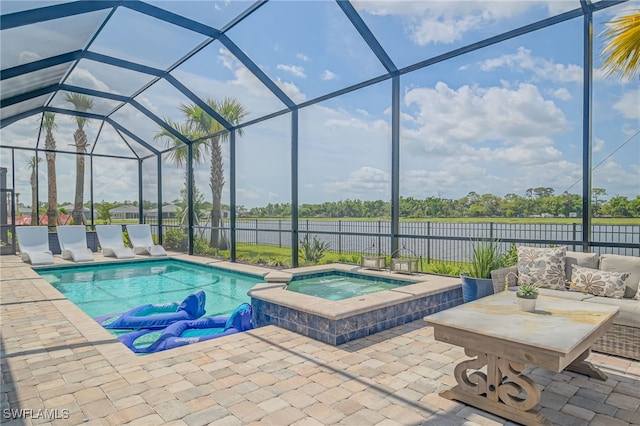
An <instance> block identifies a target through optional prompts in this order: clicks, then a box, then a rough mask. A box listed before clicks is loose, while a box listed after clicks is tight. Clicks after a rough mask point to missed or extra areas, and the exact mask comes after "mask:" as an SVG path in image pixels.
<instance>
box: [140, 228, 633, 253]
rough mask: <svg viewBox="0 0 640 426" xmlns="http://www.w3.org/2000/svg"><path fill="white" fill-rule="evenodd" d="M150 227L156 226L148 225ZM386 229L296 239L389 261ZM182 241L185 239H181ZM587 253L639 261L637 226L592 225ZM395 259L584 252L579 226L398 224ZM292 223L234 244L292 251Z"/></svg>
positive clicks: (319, 232) (199, 232)
mask: <svg viewBox="0 0 640 426" xmlns="http://www.w3.org/2000/svg"><path fill="white" fill-rule="evenodd" d="M147 222H148V223H153V222H155V220H147ZM163 228H164V229H163V232H164V233H166V232H167V231H168V230H170V229H181V226H180V224H179V223H178V221H177V220H172V219H170V218H169V219H167V218H165V219H163ZM220 232H221V235H224V238H227V239H228V238H229V235H230V223H229V221H228V220H225V221H224V224H223V226H222V227H221V228H220ZM194 234H195V235H196V236H199V237H200V238H203V239H205V240H206V239H208V238H209V237H210V228H209V227H208V226H204V225H201V226H198V227H196V229H195V230H194ZM390 234H391V223H390V222H389V221H388V220H370V221H356V220H300V221H299V222H298V239H299V240H302V239H303V238H304V237H305V236H306V235H308V236H309V238H310V239H313V238H316V239H318V240H320V241H323V242H325V243H327V244H328V245H329V250H330V251H332V252H335V253H338V254H344V255H360V254H376V255H391V254H392V253H391V235H390ZM185 235H186V234H185ZM591 236H592V242H591V244H590V247H589V250H590V251H592V252H595V253H599V254H602V253H613V254H622V255H627V256H640V225H593V226H592V229H591ZM398 238H399V248H400V250H399V251H400V255H413V256H420V257H421V258H422V259H424V261H425V262H427V263H429V262H445V263H447V262H450V263H453V262H465V261H467V260H468V259H469V257H470V254H471V249H472V245H473V241H474V240H498V241H499V242H500V244H501V246H502V247H501V248H502V249H503V250H504V251H506V250H507V249H508V248H509V246H510V245H511V243H515V244H517V245H533V246H552V245H556V246H558V245H566V246H567V248H568V249H569V250H572V251H583V247H582V225H581V224H514V223H494V222H488V223H459V222H429V221H424V222H401V223H400V227H399V234H398ZM291 239H292V226H291V221H290V220H286V219H241V220H238V221H237V222H236V241H237V242H238V243H240V244H249V245H265V246H273V247H283V248H286V247H291V242H292V240H291Z"/></svg>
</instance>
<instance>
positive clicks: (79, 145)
mask: <svg viewBox="0 0 640 426" xmlns="http://www.w3.org/2000/svg"><path fill="white" fill-rule="evenodd" d="M73 140H74V141H75V144H76V152H78V155H76V196H75V200H74V203H73V213H72V217H73V223H74V225H82V224H83V223H84V205H83V204H84V154H85V153H86V152H87V135H86V134H85V132H84V130H82V129H78V130H76V131H75V132H74V133H73Z"/></svg>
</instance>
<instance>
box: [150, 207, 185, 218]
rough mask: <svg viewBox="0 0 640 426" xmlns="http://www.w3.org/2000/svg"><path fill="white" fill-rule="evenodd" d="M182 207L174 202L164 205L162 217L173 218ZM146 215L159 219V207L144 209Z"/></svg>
mask: <svg viewBox="0 0 640 426" xmlns="http://www.w3.org/2000/svg"><path fill="white" fill-rule="evenodd" d="M179 210H180V207H178V206H176V205H174V204H167V205H166V206H162V217H163V218H173V217H177V216H178V211H179ZM144 216H145V217H148V218H151V219H157V218H158V209H149V210H145V211H144Z"/></svg>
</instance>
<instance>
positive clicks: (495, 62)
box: [479, 47, 583, 83]
mask: <svg viewBox="0 0 640 426" xmlns="http://www.w3.org/2000/svg"><path fill="white" fill-rule="evenodd" d="M479 66H480V69H481V70H483V71H493V70H495V69H497V68H502V67H508V68H510V69H512V70H516V71H519V72H523V71H528V72H531V73H532V74H533V75H534V76H535V77H537V78H539V79H541V80H550V81H559V82H563V83H569V82H572V83H581V82H582V72H583V71H582V67H581V66H579V65H574V64H568V65H564V64H557V63H554V62H553V61H550V60H547V59H544V58H541V57H536V56H533V55H532V54H531V50H529V49H526V48H524V47H519V48H518V51H517V52H516V53H510V54H506V55H502V56H499V57H497V58H493V59H487V60H485V61H482V62H480V63H479Z"/></svg>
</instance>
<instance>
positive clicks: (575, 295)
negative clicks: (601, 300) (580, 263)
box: [539, 288, 595, 300]
mask: <svg viewBox="0 0 640 426" xmlns="http://www.w3.org/2000/svg"><path fill="white" fill-rule="evenodd" d="M539 292H540V294H541V295H543V296H553V297H561V298H563V299H571V300H587V299H591V298H592V297H595V296H594V295H593V294H587V293H581V292H577V291H569V290H551V289H550V288H541V289H540V290H539Z"/></svg>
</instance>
